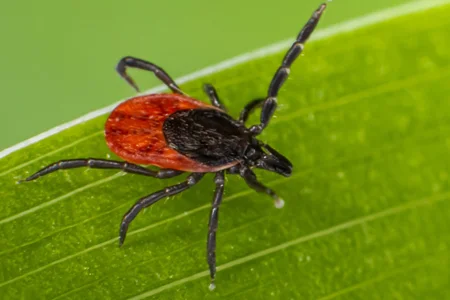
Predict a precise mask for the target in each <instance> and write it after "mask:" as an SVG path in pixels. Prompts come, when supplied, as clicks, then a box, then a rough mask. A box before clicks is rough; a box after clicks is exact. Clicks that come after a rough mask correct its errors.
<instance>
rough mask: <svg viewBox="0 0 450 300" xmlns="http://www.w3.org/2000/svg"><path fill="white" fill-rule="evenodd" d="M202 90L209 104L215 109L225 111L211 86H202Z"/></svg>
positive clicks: (206, 84) (207, 84)
mask: <svg viewBox="0 0 450 300" xmlns="http://www.w3.org/2000/svg"><path fill="white" fill-rule="evenodd" d="M203 90H204V91H205V93H206V95H207V96H208V98H209V100H210V101H211V104H212V105H214V106H215V107H218V108H220V109H221V110H223V111H227V109H226V107H225V106H224V105H223V104H222V102H220V99H219V96H218V95H217V92H216V89H215V88H214V86H213V85H212V84H209V83H205V84H204V85H203Z"/></svg>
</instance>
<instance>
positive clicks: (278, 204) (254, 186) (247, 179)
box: [239, 166, 284, 208]
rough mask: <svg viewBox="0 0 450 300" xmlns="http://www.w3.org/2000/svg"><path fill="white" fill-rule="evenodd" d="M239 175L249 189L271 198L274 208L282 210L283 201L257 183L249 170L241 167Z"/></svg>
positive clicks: (270, 190)
mask: <svg viewBox="0 0 450 300" xmlns="http://www.w3.org/2000/svg"><path fill="white" fill-rule="evenodd" d="M239 174H240V175H241V177H242V178H244V180H245V182H246V183H247V185H248V186H249V187H251V188H252V189H254V190H255V191H257V192H260V193H265V194H267V195H269V196H270V197H272V198H273V200H274V201H275V207H276V208H282V207H283V206H284V200H283V199H281V198H280V197H279V196H278V195H277V194H276V193H275V192H274V191H273V190H272V189H270V188H268V187H266V186H264V185H263V184H262V183H260V182H259V181H258V178H256V175H255V173H254V172H253V171H252V170H250V168H248V167H245V166H242V167H241V168H240V172H239Z"/></svg>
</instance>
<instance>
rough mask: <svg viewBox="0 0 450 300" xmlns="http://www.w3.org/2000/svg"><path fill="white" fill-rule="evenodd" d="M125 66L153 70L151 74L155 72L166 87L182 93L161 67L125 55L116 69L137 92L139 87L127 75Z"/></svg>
mask: <svg viewBox="0 0 450 300" xmlns="http://www.w3.org/2000/svg"><path fill="white" fill-rule="evenodd" d="M127 67H130V68H136V69H141V70H145V71H150V72H153V74H155V76H156V77H158V79H159V80H161V81H162V82H163V83H164V84H165V85H167V87H168V88H169V89H171V90H172V91H173V92H174V93H177V94H183V92H182V91H181V89H180V88H179V87H178V85H177V84H176V83H175V81H173V79H172V78H171V77H170V76H169V74H167V73H166V72H165V71H164V70H163V69H162V68H160V67H158V66H157V65H155V64H152V63H151V62H148V61H145V60H142V59H139V58H135V57H131V56H126V57H124V58H122V59H121V60H120V61H119V63H118V64H117V67H116V70H117V72H118V73H119V75H120V76H122V78H123V79H125V80H126V81H127V82H128V84H129V85H131V86H132V87H133V88H134V89H135V90H136V91H137V92H139V88H138V86H137V85H136V83H135V82H134V80H133V79H132V78H131V77H130V76H128V74H127V71H126V68H127Z"/></svg>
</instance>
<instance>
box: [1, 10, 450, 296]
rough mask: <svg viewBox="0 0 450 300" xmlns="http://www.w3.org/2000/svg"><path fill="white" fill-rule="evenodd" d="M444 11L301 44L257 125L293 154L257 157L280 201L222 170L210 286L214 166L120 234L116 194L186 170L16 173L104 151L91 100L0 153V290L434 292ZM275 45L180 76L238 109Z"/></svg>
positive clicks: (445, 271)
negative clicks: (273, 159) (267, 116)
mask: <svg viewBox="0 0 450 300" xmlns="http://www.w3.org/2000/svg"><path fill="white" fill-rule="evenodd" d="M449 15H450V7H449V6H444V7H441V8H436V9H432V10H428V11H425V12H421V13H417V14H412V15H408V16H403V17H400V18H396V19H393V20H390V21H386V22H383V23H379V24H376V25H372V26H370V27H366V28H363V29H359V30H355V31H353V32H350V33H345V34H340V35H336V36H333V37H330V38H327V39H325V40H322V41H317V42H311V43H310V44H308V45H307V47H306V49H305V55H304V56H302V57H300V58H299V59H298V61H297V62H296V63H295V64H294V66H293V68H292V70H291V77H290V79H289V80H288V81H287V82H286V84H285V86H284V87H283V88H282V90H281V91H280V93H279V110H278V111H277V112H276V116H275V118H274V119H273V122H272V123H271V124H270V126H269V127H268V128H267V129H266V131H265V132H264V134H263V135H262V136H261V138H262V140H263V141H265V142H268V143H269V144H270V145H272V146H273V147H274V148H275V149H277V150H278V151H280V152H281V153H283V154H284V155H285V156H287V157H288V158H289V159H291V161H292V162H293V164H294V173H293V176H292V177H290V178H281V177H277V176H276V175H273V174H268V173H264V172H257V174H258V176H259V178H260V179H261V181H262V182H264V183H265V184H267V185H268V186H270V187H272V188H273V189H275V190H276V191H277V192H278V194H280V195H281V196H282V197H283V198H284V199H285V202H286V205H285V207H284V208H283V209H280V210H278V209H275V208H274V207H273V204H272V202H271V200H270V198H269V197H267V196H265V195H261V194H257V193H255V192H253V191H252V190H250V189H248V188H247V187H246V186H245V184H244V183H243V182H242V180H241V179H240V178H238V177H236V176H232V175H229V176H228V178H227V182H226V194H225V201H224V203H223V205H222V207H221V211H220V222H219V229H218V245H217V260H218V265H219V268H218V275H217V281H216V283H217V288H216V290H214V291H212V292H211V291H209V290H208V285H209V278H208V272H207V265H206V253H205V250H206V249H205V248H206V232H207V223H208V215H209V207H210V201H211V199H212V194H213V189H214V187H213V176H212V175H208V176H206V177H205V178H204V179H203V181H202V182H201V183H200V184H199V185H197V186H195V187H194V188H192V189H191V190H189V191H187V192H185V193H183V194H181V195H179V196H176V197H172V198H170V199H168V200H161V201H160V202H159V203H157V204H155V205H154V206H152V207H151V208H148V209H146V210H145V211H144V213H141V214H140V215H139V216H138V217H137V218H136V220H135V221H134V222H133V223H132V225H131V227H130V232H129V235H128V237H127V240H126V242H125V244H124V246H123V247H122V248H119V247H118V238H117V236H118V228H119V222H120V220H121V217H122V215H123V214H124V213H125V212H126V211H127V210H128V208H129V207H130V206H131V205H132V204H133V203H134V202H135V201H136V200H137V199H138V198H140V197H142V196H144V195H147V194H149V193H151V192H153V191H156V190H158V189H160V188H162V187H164V186H166V185H168V184H174V183H176V182H179V181H181V180H182V177H183V176H181V177H178V178H174V179H170V180H165V181H163V180H156V179H152V178H146V177H141V176H137V175H124V174H122V173H120V172H119V173H117V172H115V171H111V170H82V169H77V170H70V171H61V172H58V173H54V174H51V175H48V176H46V177H43V178H41V179H39V180H38V181H36V182H31V183H24V184H16V181H17V180H18V179H21V178H24V177H26V176H27V175H29V174H30V173H32V172H34V171H36V170H38V169H39V168H41V167H42V166H44V165H47V164H49V163H51V162H54V161H57V160H59V159H63V158H78V157H97V158H107V157H110V155H111V153H110V152H109V150H108V149H107V147H106V145H105V142H104V138H103V132H102V128H103V125H104V122H105V119H106V116H102V117H99V118H97V119H94V120H91V121H89V122H86V123H84V124H81V125H78V126H75V127H72V128H70V129H68V130H66V131H63V132H61V133H59V134H57V135H55V136H52V137H50V138H47V139H45V140H43V141H40V142H39V143H37V144H34V145H32V146H29V147H27V148H25V149H22V150H20V151H17V152H15V153H13V154H11V155H9V156H8V157H6V158H4V159H2V160H1V164H0V193H1V196H2V197H1V201H2V206H1V207H2V209H1V210H0V295H1V298H2V299H13V298H21V297H23V298H27V299H31V298H33V299H38V298H45V299H143V298H147V297H149V298H154V299H199V298H207V299H216V298H233V299H310V298H311V299H312V298H314V299H317V298H323V299H334V298H341V299H349V298H352V299H375V298H377V299H378V298H393V297H397V298H405V299H411V298H416V299H424V298H433V299H444V298H449V297H450V286H449V282H448V278H449V275H450V274H449V268H448V266H449V248H450V221H449V213H450V185H449V181H450V177H449V176H450V155H449V152H450V104H449V103H450V102H449V100H450V99H449V96H448V95H450V85H449V84H448V83H449V82H450V51H449V50H448V49H450V39H449V38H448V37H449V36H450V19H449V18H448V16H449ZM282 56H283V53H280V54H277V55H273V56H269V57H264V58H262V59H257V60H253V61H250V62H247V63H245V64H242V65H239V66H237V67H234V68H232V69H229V70H225V71H222V72H220V73H217V74H213V75H210V76H207V77H205V78H201V79H200V80H196V81H193V82H190V83H188V84H184V85H182V88H183V89H184V90H185V91H186V92H187V93H188V94H190V95H192V96H195V97H198V98H199V99H203V100H205V101H206V97H205V96H204V95H203V94H202V89H201V84H202V83H204V82H211V83H213V84H214V85H215V86H216V87H217V90H218V93H219V95H220V97H221V98H222V99H223V101H224V102H225V104H226V105H227V106H228V107H229V110H230V113H231V114H232V115H234V116H237V115H238V113H239V111H240V109H241V108H242V107H243V106H244V105H245V103H247V102H248V101H249V100H251V99H253V98H257V97H262V96H264V95H265V93H266V91H267V86H268V84H269V81H270V79H271V76H272V75H273V73H274V72H275V70H276V68H277V66H278V64H279V63H280V61H281V58H282ZM124 84H125V83H124ZM251 120H252V122H256V121H257V114H256V115H255V116H253V117H252V119H251ZM111 157H113V156H112V155H111Z"/></svg>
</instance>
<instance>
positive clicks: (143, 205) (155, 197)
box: [119, 173, 205, 246]
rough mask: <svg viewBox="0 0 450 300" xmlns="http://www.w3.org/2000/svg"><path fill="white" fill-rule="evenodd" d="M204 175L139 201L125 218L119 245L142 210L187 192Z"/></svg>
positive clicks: (199, 174) (196, 175) (121, 227)
mask: <svg viewBox="0 0 450 300" xmlns="http://www.w3.org/2000/svg"><path fill="white" fill-rule="evenodd" d="M204 175H205V174H204V173H192V174H191V175H189V176H188V177H187V178H186V180H185V181H183V182H182V183H179V184H176V185H172V186H169V187H166V188H165V189H163V190H160V191H157V192H155V193H153V194H150V195H148V196H145V197H143V198H141V199H139V200H138V201H137V202H136V204H134V205H133V206H132V207H131V209H130V210H129V211H128V212H127V213H126V214H125V215H124V216H123V219H122V223H121V224H120V231H119V245H120V246H122V244H123V242H124V241H125V237H126V235H127V231H128V226H129V225H130V223H131V221H133V220H134V218H135V217H136V216H137V214H138V213H139V212H140V211H141V210H143V209H144V208H146V207H148V206H150V205H152V204H153V203H155V202H157V201H158V200H161V199H162V198H165V197H169V196H173V195H176V194H178V193H181V192H183V191H185V190H187V189H188V188H190V187H192V186H193V185H195V184H196V183H197V182H199V181H200V179H202V177H203V176H204Z"/></svg>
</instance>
